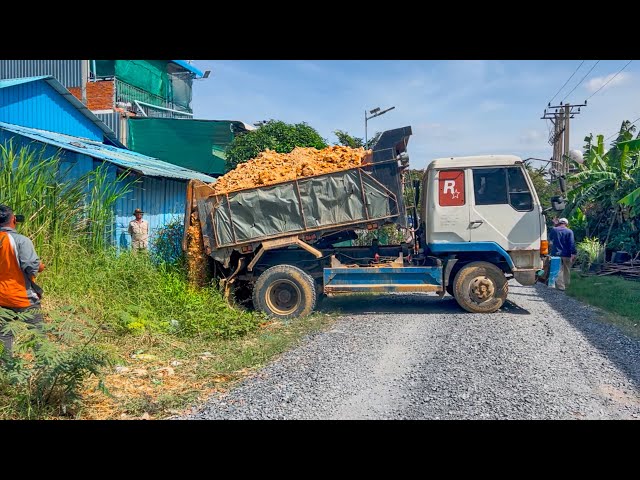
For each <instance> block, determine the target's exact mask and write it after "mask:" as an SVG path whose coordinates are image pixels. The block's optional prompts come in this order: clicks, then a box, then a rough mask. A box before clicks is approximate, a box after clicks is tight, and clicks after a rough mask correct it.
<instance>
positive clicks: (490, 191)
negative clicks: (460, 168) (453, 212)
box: [473, 167, 533, 212]
mask: <svg viewBox="0 0 640 480" xmlns="http://www.w3.org/2000/svg"><path fill="white" fill-rule="evenodd" d="M473 192H474V195H475V201H476V205H505V204H509V205H511V206H512V207H513V208H514V209H515V210H517V211H519V212H521V211H528V210H532V209H533V198H532V196H531V192H530V191H529V186H528V185H527V180H526V179H525V177H524V173H523V172H522V169H521V168H520V167H500V168H474V169H473Z"/></svg>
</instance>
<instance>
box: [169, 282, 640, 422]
mask: <svg viewBox="0 0 640 480" xmlns="http://www.w3.org/2000/svg"><path fill="white" fill-rule="evenodd" d="M322 309H323V310H324V311H336V310H338V311H340V312H342V316H341V317H340V319H339V320H338V321H337V322H336V323H335V325H334V326H333V327H332V328H331V329H330V330H328V331H326V332H321V333H314V334H311V335H309V336H308V337H307V338H306V339H305V341H304V342H303V343H302V344H301V345H300V346H299V347H297V348H295V349H293V350H291V351H289V352H287V353H285V354H283V355H281V356H280V357H279V358H277V359H275V360H274V361H273V362H272V363H271V364H269V365H268V366H266V367H265V368H263V369H262V370H261V371H260V372H258V373H257V374H255V375H253V376H252V377H250V378H247V379H246V380H245V381H243V382H242V383H241V384H239V385H238V386H237V387H236V388H234V389H233V390H231V391H230V392H227V393H225V394H223V395H217V396H214V397H212V398H210V399H209V400H208V401H207V402H206V403H205V404H204V405H201V406H200V407H199V408H198V409H197V411H196V413H192V414H191V415H189V416H187V417H182V418H183V419H637V418H639V417H640V388H639V386H640V340H638V339H634V338H631V337H628V336H626V335H625V334H624V333H622V332H621V331H620V330H618V329H617V328H616V327H614V326H612V325H608V324H606V323H603V322H602V321H600V320H599V318H600V315H601V312H600V311H598V310H597V309H595V308H593V307H590V306H588V305H585V304H583V303H581V302H579V301H577V300H574V299H572V298H570V297H567V296H566V295H565V294H564V293H562V292H560V291H558V290H555V289H550V288H547V287H546V286H544V285H542V284H538V285H535V286H532V287H523V286H520V285H517V284H515V283H514V282H513V281H511V282H510V292H509V297H508V301H507V303H505V305H504V306H503V308H502V309H501V310H500V311H498V312H496V313H493V314H471V313H467V312H465V311H463V310H462V309H461V308H460V307H459V306H458V304H457V303H456V301H455V300H454V299H453V298H452V297H450V296H449V295H446V296H445V297H444V298H443V299H440V298H438V297H437V296H433V295H427V294H392V295H385V296H378V297H375V299H374V300H373V301H371V298H370V297H367V299H366V300H363V299H362V297H360V298H359V297H358V296H354V297H339V298H332V299H325V300H324V301H323V304H322Z"/></svg>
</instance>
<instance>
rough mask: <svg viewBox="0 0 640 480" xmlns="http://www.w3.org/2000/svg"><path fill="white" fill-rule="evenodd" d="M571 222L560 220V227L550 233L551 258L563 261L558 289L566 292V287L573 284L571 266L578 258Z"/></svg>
mask: <svg viewBox="0 0 640 480" xmlns="http://www.w3.org/2000/svg"><path fill="white" fill-rule="evenodd" d="M568 225H569V221H568V220H567V219H566V218H561V219H559V220H558V226H556V227H553V228H552V229H551V231H550V232H549V241H550V242H551V256H554V257H560V258H561V259H562V268H560V272H558V278H557V279H556V288H557V289H558V290H564V289H565V285H569V283H571V264H572V263H573V261H574V260H575V258H576V253H578V252H577V250H576V242H575V239H574V237H573V231H572V230H571V229H570V228H569V227H568Z"/></svg>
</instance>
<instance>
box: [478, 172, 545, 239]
mask: <svg viewBox="0 0 640 480" xmlns="http://www.w3.org/2000/svg"><path fill="white" fill-rule="evenodd" d="M472 177H473V185H469V190H471V192H470V193H472V195H470V196H471V202H470V204H471V208H470V213H471V214H470V218H469V229H470V232H471V241H472V242H487V241H489V242H496V243H497V244H498V245H500V246H501V247H502V248H504V249H505V250H506V251H511V250H539V249H540V234H541V232H540V214H539V211H538V210H539V207H538V205H537V202H536V200H535V199H536V198H537V196H536V195H535V193H534V192H535V190H533V189H532V187H531V185H529V182H528V181H527V178H528V177H527V176H526V175H525V174H524V172H523V171H522V167H521V166H519V165H516V166H509V167H479V168H473V169H472ZM532 192H533V193H532Z"/></svg>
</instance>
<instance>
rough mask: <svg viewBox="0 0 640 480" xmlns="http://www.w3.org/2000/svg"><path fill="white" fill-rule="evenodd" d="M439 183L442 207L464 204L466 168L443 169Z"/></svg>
mask: <svg viewBox="0 0 640 480" xmlns="http://www.w3.org/2000/svg"><path fill="white" fill-rule="evenodd" d="M438 183H439V189H440V206H441V207H459V206H461V205H464V170H442V171H441V172H440V174H439V177H438Z"/></svg>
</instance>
